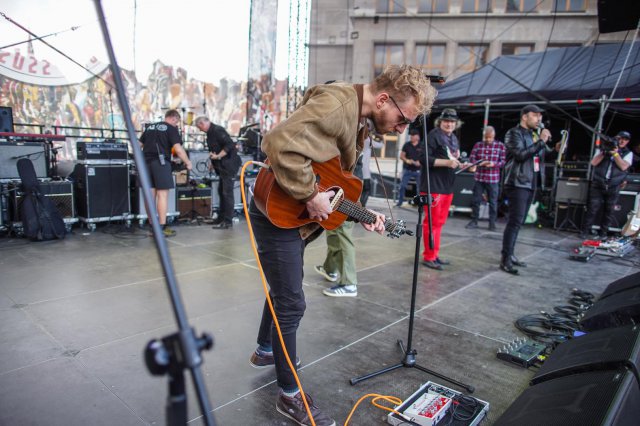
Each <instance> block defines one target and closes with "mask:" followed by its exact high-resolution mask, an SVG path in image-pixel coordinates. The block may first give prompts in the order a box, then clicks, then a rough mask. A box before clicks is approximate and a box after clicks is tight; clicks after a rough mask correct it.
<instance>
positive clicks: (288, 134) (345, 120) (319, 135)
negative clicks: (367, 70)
mask: <svg viewBox="0 0 640 426" xmlns="http://www.w3.org/2000/svg"><path fill="white" fill-rule="evenodd" d="M360 109H361V106H360V103H359V101H358V94H357V92H356V89H355V87H354V85H352V84H347V83H332V84H323V85H318V86H314V87H311V88H309V89H308V90H307V91H306V93H305V96H304V98H303V100H302V103H301V104H300V106H299V107H298V109H296V110H295V111H294V112H293V113H292V114H291V116H289V118H287V120H286V121H284V122H282V123H280V124H278V125H277V126H276V127H274V128H273V129H272V130H271V131H270V132H269V133H267V134H266V135H265V137H264V139H263V141H262V150H263V151H264V152H265V154H267V157H268V159H269V162H270V164H271V168H272V170H273V173H274V174H275V178H276V181H277V182H278V185H279V186H280V187H281V188H282V189H283V190H284V191H285V192H287V193H288V194H289V195H291V197H293V198H294V199H296V200H298V201H300V202H301V203H304V202H306V201H308V200H309V199H311V198H313V197H314V196H315V195H316V193H317V192H318V189H317V188H316V184H315V176H314V174H313V169H312V168H311V162H312V161H314V162H316V163H324V162H325V161H328V160H330V159H332V158H334V157H335V156H337V155H340V162H341V165H342V169H343V170H349V171H351V170H353V168H354V167H355V164H356V160H357V156H358V155H359V153H360V152H361V151H362V147H361V146H360V147H356V145H357V140H358V132H359V121H360ZM317 229H318V225H317V224H315V223H314V224H309V225H306V226H304V227H302V228H301V229H300V234H301V236H302V238H304V239H306V238H307V237H308V236H309V235H310V234H311V233H313V232H314V231H315V230H317Z"/></svg>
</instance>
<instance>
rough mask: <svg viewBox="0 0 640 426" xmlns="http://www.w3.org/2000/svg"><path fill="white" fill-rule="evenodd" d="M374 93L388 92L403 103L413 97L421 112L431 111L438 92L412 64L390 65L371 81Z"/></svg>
mask: <svg viewBox="0 0 640 426" xmlns="http://www.w3.org/2000/svg"><path fill="white" fill-rule="evenodd" d="M371 89H372V92H373V93H380V92H387V93H389V95H391V96H393V98H394V99H396V100H397V101H398V102H400V103H402V102H405V101H407V100H408V99H409V98H411V97H413V98H415V100H416V110H417V112H418V113H419V114H425V113H429V111H430V110H431V107H432V106H433V102H434V101H435V99H436V96H437V94H438V92H437V91H436V89H435V88H434V87H433V86H432V85H431V82H430V81H429V79H428V78H427V77H426V76H425V75H424V73H423V72H422V70H420V69H419V68H416V67H414V66H411V65H389V66H387V67H386V68H385V69H384V71H382V74H380V75H379V76H377V77H376V78H375V80H373V82H372V83H371Z"/></svg>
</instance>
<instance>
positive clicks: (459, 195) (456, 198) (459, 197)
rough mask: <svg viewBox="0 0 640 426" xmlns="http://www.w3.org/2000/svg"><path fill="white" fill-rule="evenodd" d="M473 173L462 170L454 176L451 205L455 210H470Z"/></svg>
mask: <svg viewBox="0 0 640 426" xmlns="http://www.w3.org/2000/svg"><path fill="white" fill-rule="evenodd" d="M475 182H476V181H475V178H474V174H473V173H470V172H462V173H460V174H459V175H457V176H456V180H455V181H454V183H453V201H452V202H451V207H452V208H453V210H454V211H456V212H470V211H471V203H472V202H473V186H474V185H475Z"/></svg>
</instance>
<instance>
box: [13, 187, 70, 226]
mask: <svg viewBox="0 0 640 426" xmlns="http://www.w3.org/2000/svg"><path fill="white" fill-rule="evenodd" d="M8 189H9V192H10V194H11V196H10V197H9V199H10V204H11V209H10V211H11V220H13V221H14V222H21V221H22V200H23V198H24V192H23V191H22V184H20V183H14V182H10V183H9V186H8ZM40 192H42V194H43V195H45V196H46V197H47V198H48V199H49V200H51V202H52V203H53V205H54V207H55V208H56V209H57V210H58V213H60V216H62V217H63V218H74V217H76V211H75V205H74V198H73V184H72V183H71V182H69V181H51V182H40Z"/></svg>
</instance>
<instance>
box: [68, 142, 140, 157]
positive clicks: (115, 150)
mask: <svg viewBox="0 0 640 426" xmlns="http://www.w3.org/2000/svg"><path fill="white" fill-rule="evenodd" d="M76 150H77V157H78V161H86V160H125V161H126V160H128V159H129V146H128V145H127V144H126V143H119V142H108V141H105V142H76Z"/></svg>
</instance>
